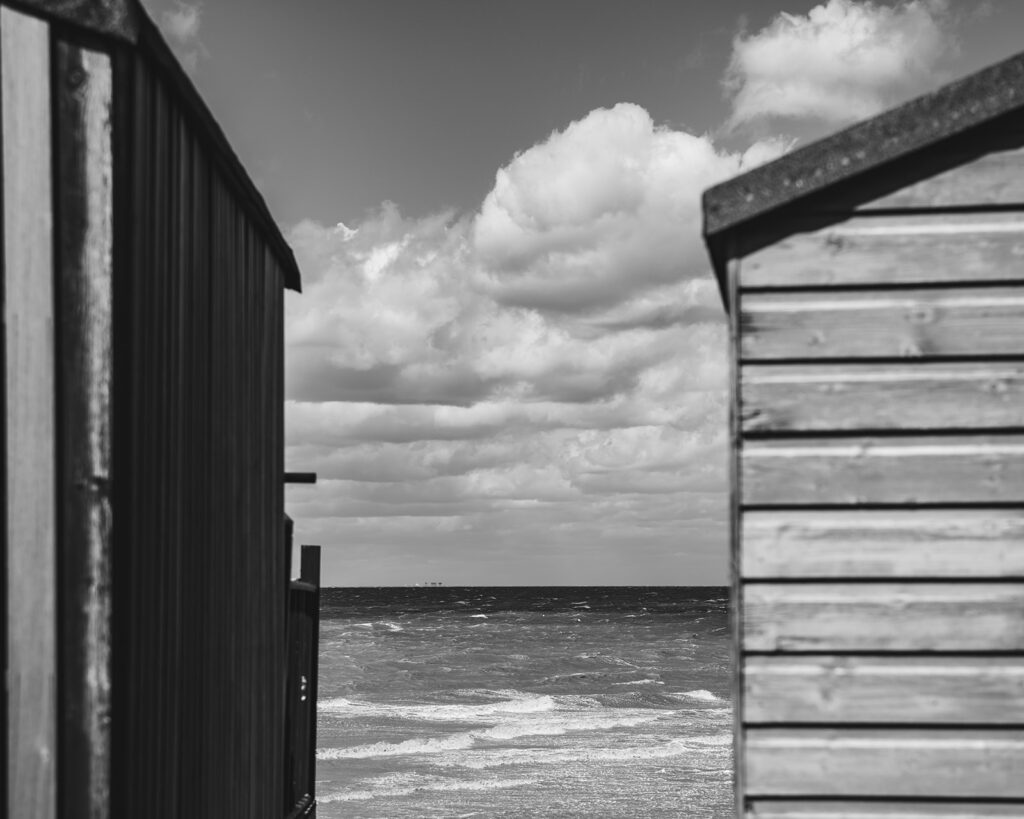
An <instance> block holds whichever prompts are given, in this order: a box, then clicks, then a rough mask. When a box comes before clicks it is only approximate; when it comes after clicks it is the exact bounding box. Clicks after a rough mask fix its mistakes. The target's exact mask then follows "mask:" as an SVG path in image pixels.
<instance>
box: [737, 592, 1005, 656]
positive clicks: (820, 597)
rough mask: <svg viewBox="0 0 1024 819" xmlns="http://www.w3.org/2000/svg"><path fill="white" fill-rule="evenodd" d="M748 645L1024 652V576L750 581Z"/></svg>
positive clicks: (797, 648) (832, 650) (745, 644)
mask: <svg viewBox="0 0 1024 819" xmlns="http://www.w3.org/2000/svg"><path fill="white" fill-rule="evenodd" d="M743 648H744V650H745V651H756V652H792V651H816V652H829V653H841V652H846V651H862V652H876V653H891V652H917V651H921V652H958V651H994V652H1009V651H1024V583H1019V582H1018V583H1015V582H1006V583H970V582H945V583H939V582H936V583H930V582H928V583H882V582H879V583H842V582H835V583H825V582H822V583H817V582H812V583H796V584H793V583H747V584H746V586H745V588H744V610H743Z"/></svg>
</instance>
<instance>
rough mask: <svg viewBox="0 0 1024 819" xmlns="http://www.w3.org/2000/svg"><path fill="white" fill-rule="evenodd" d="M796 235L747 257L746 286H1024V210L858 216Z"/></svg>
mask: <svg viewBox="0 0 1024 819" xmlns="http://www.w3.org/2000/svg"><path fill="white" fill-rule="evenodd" d="M793 227H794V232H793V233H792V234H790V235H789V236H787V237H785V238H784V239H782V240H780V241H778V242H776V243H774V244H771V245H769V246H767V247H765V248H763V249H761V250H758V251H756V252H754V253H752V254H750V255H749V256H747V257H745V258H744V259H743V262H742V265H741V267H740V283H741V285H742V287H744V288H752V287H820V286H827V285H836V284H843V285H852V284H856V285H861V284H891V283H896V282H899V283H920V282H971V281H977V280H990V281H995V280H1009V281H1019V280H1020V277H1021V272H1022V270H1024V210H1022V211H1012V212H989V213H926V214H899V215H885V216H853V217H851V218H849V219H847V220H845V221H842V222H837V223H836V224H832V225H829V226H828V227H824V228H819V227H817V225H815V224H814V223H811V222H803V223H802V222H800V221H799V220H798V221H796V222H795V223H794V226H793Z"/></svg>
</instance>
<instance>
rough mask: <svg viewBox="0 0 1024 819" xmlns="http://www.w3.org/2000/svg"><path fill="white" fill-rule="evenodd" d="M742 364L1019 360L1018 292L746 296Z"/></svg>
mask: <svg viewBox="0 0 1024 819" xmlns="http://www.w3.org/2000/svg"><path fill="white" fill-rule="evenodd" d="M740 322H741V331H742V339H741V354H742V356H743V357H744V358H745V359H747V360H766V361H771V360H776V361H777V360H785V359H804V358H807V359H828V358H919V359H921V358H929V357H934V356H986V355H1001V356H1010V355H1022V354H1024V288H1020V287H991V288H966V287H965V288H955V289H942V290H899V289H891V290H887V289H879V290H873V291H868V292H862V291H855V292H843V291H837V292H831V293H830V292H825V291H819V292H809V293H808V292H799V293H772V292H767V293H746V294H744V298H743V307H742V315H741V319H740Z"/></svg>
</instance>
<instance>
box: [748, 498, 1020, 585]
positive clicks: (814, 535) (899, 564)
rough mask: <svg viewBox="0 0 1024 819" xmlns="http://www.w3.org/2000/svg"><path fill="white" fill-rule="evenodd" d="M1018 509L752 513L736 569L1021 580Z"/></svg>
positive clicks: (756, 575)
mask: <svg viewBox="0 0 1024 819" xmlns="http://www.w3.org/2000/svg"><path fill="white" fill-rule="evenodd" d="M1022 547H1024V510H1022V509H1012V508H1006V509H1002V508H1001V509H953V510H951V509H873V510H870V509H859V510H854V511H848V510H840V511H837V510H834V509H829V510H809V511H793V510H785V511H783V510H768V511H763V512H757V511H750V512H747V513H745V514H744V516H743V553H742V555H741V558H742V572H743V576H744V577H745V578H747V579H748V580H753V579H770V578H836V579H842V578H871V579H894V578H906V577H918V578H924V577H927V578H949V579H953V580H961V579H971V578H974V579H979V578H1018V579H1024V548H1022Z"/></svg>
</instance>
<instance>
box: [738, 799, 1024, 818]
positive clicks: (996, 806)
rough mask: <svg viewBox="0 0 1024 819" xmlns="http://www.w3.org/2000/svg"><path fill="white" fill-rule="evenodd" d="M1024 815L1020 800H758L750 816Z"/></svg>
mask: <svg viewBox="0 0 1024 819" xmlns="http://www.w3.org/2000/svg"><path fill="white" fill-rule="evenodd" d="M1022 814H1024V803H1020V802H1008V803H1003V802H972V801H958V802H934V801H933V802H926V801H913V802H883V801H879V802H852V801H847V800H828V801H820V802H819V801H813V800H806V801H796V800H790V799H771V800H760V799H755V800H752V801H751V802H750V805H749V807H748V809H747V812H746V817H747V819H993V817H1009V816H1012V817H1016V819H1020V816H1021V815H1022Z"/></svg>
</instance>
